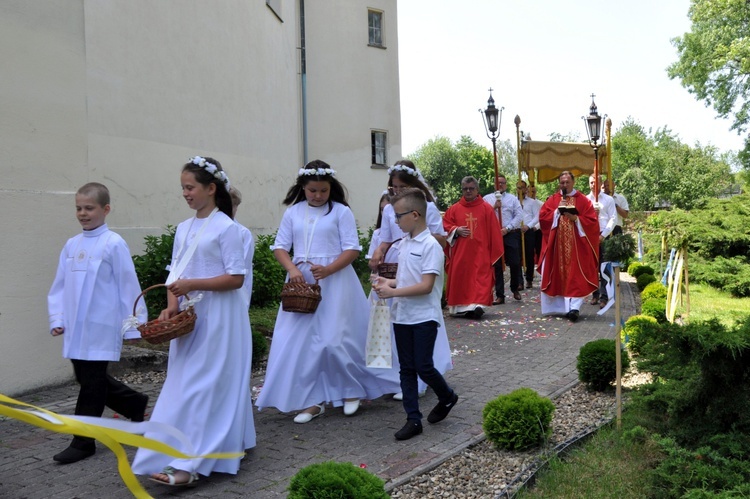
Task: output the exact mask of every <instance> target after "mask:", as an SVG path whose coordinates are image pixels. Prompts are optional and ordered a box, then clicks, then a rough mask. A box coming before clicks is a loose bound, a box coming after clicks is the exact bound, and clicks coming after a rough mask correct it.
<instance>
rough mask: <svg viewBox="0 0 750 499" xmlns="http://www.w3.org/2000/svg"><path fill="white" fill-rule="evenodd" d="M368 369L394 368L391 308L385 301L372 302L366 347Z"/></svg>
mask: <svg viewBox="0 0 750 499" xmlns="http://www.w3.org/2000/svg"><path fill="white" fill-rule="evenodd" d="M365 363H366V365H367V367H372V368H380V369H390V368H391V367H392V366H393V359H392V352H391V307H389V306H388V304H387V303H386V301H385V300H377V301H376V302H374V303H372V302H371V307H370V322H369V324H368V325H367V345H366V346H365Z"/></svg>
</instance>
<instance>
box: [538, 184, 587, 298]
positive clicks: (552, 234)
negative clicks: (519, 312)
mask: <svg viewBox="0 0 750 499" xmlns="http://www.w3.org/2000/svg"><path fill="white" fill-rule="evenodd" d="M561 199H562V196H561V195H560V192H559V191H558V192H556V193H555V194H553V195H552V196H550V197H549V198H548V199H547V201H545V203H544V204H543V205H542V208H541V209H540V210H539V225H540V227H541V229H542V253H541V256H540V257H539V261H540V262H541V263H542V265H541V266H540V267H541V269H542V285H541V290H542V292H543V293H545V294H547V295H549V296H565V297H570V298H580V297H585V296H588V295H590V294H591V293H592V292H594V291H595V290H596V289H597V288H598V287H599V275H598V273H597V268H596V267H597V261H598V260H599V221H598V219H597V216H596V211H594V207H593V205H592V204H591V201H589V200H588V199H587V198H586V196H584V195H583V194H581V193H580V192H578V191H575V193H574V194H573V195H572V196H568V197H566V198H565V199H566V204H567V205H568V206H571V205H572V206H575V208H576V210H578V220H579V221H580V222H581V225H582V226H583V231H584V233H585V236H581V235H580V233H579V232H578V228H577V227H576V224H574V223H573V222H571V221H570V220H568V219H567V218H566V217H564V216H560V218H559V219H558V222H557V226H555V227H552V224H553V222H554V219H555V213H557V209H558V206H560V200H561Z"/></svg>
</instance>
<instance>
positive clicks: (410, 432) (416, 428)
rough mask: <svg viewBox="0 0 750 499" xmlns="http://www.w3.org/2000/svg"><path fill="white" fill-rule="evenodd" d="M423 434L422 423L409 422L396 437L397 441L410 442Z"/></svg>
mask: <svg viewBox="0 0 750 499" xmlns="http://www.w3.org/2000/svg"><path fill="white" fill-rule="evenodd" d="M421 433H422V423H420V422H419V421H411V420H407V421H406V424H405V425H404V427H403V428H401V429H400V430H398V431H397V432H396V433H395V434H394V436H395V437H396V440H409V439H410V438H411V437H415V436H417V435H419V434H421Z"/></svg>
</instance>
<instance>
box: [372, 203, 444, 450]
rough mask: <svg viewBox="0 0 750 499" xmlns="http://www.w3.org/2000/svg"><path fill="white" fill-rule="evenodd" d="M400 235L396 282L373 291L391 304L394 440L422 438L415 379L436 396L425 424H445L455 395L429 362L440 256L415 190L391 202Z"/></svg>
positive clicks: (439, 288) (375, 285)
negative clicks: (399, 398) (397, 393)
mask: <svg viewBox="0 0 750 499" xmlns="http://www.w3.org/2000/svg"><path fill="white" fill-rule="evenodd" d="M391 204H392V205H393V210H394V212H395V216H396V223H398V225H399V227H400V228H401V230H403V231H404V232H406V233H407V235H406V236H404V238H403V239H402V240H401V247H400V249H399V256H398V271H397V272H396V279H383V278H377V279H376V280H375V282H374V283H373V288H374V289H375V292H376V293H377V294H378V296H379V297H380V298H393V299H394V300H393V306H392V309H391V320H392V321H393V330H394V333H395V336H396V348H397V350H398V358H399V362H400V364H401V371H400V377H401V391H402V392H403V397H404V398H403V404H404V410H405V411H406V424H405V425H404V427H403V428H401V429H400V430H399V431H397V432H396V434H395V437H396V439H397V440H407V439H410V438H411V437H413V436H416V435H419V434H420V433H422V413H421V412H419V392H418V387H417V376H419V377H420V378H422V380H424V381H425V383H427V385H428V386H430V387H431V388H432V389H433V390H434V391H435V394H436V395H437V396H438V400H439V402H438V404H437V405H436V406H435V408H434V409H433V410H432V412H430V414H429V416H427V421H428V422H430V423H433V424H434V423H438V422H440V421H442V420H443V419H445V417H446V416H447V415H448V413H449V412H450V410H451V409H452V408H453V406H454V405H455V404H456V402H457V401H458V395H456V393H455V392H454V391H453V390H452V389H451V387H450V386H448V384H447V383H446V382H445V379H444V378H443V376H442V375H441V374H440V372H439V371H438V370H437V369H435V366H434V364H433V361H432V357H433V350H434V347H435V338H436V337H437V330H438V324H439V322H440V319H441V317H442V313H443V312H442V309H441V306H440V297H441V294H442V290H443V267H444V262H445V255H444V253H443V249H442V247H441V246H440V243H438V242H437V240H436V239H435V238H434V237H433V236H432V235H431V234H430V231H429V229H427V224H426V222H425V213H426V212H427V201H426V199H425V195H424V193H423V192H422V191H421V190H419V189H405V190H403V191H402V192H400V193H399V194H397V195H395V196H394V197H393V199H391Z"/></svg>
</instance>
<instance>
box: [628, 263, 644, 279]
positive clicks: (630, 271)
mask: <svg viewBox="0 0 750 499" xmlns="http://www.w3.org/2000/svg"><path fill="white" fill-rule="evenodd" d="M638 267H643V264H642V263H641V262H633V263H631V264H630V265H628V274H630V275H631V276H633V274H634V273H635V271H636V269H637V268H638ZM633 277H635V276H633Z"/></svg>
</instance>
